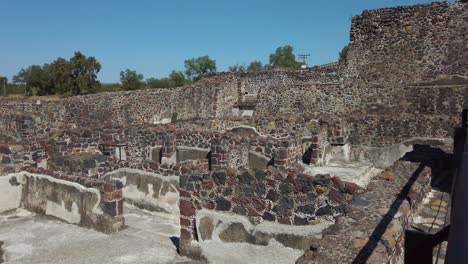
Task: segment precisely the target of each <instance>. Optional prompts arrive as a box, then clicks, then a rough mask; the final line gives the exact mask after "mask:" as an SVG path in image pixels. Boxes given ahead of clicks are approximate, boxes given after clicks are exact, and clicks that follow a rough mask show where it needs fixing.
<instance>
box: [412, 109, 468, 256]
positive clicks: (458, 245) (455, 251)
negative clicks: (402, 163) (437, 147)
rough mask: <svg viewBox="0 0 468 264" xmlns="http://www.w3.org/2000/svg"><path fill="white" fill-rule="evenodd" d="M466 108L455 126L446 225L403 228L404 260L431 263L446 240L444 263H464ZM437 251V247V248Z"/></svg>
mask: <svg viewBox="0 0 468 264" xmlns="http://www.w3.org/2000/svg"><path fill="white" fill-rule="evenodd" d="M467 122H468V109H464V110H463V112H462V122H461V126H460V127H458V128H456V129H455V135H454V146H453V159H452V164H451V165H452V167H453V168H454V176H453V179H452V190H451V202H450V206H451V212H450V225H447V226H445V227H444V228H443V229H442V230H440V231H439V232H437V233H435V234H430V233H427V232H421V231H418V230H407V231H406V232H405V263H406V264H412V263H423V264H425V263H428V264H429V263H433V250H434V248H435V247H436V246H438V245H440V244H441V243H442V242H444V241H448V245H447V254H446V258H445V263H449V264H458V263H465V264H466V263H468V191H467V188H468V142H467V140H466V139H467V128H468V123H467ZM439 253H440V250H439Z"/></svg>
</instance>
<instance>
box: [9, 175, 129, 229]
mask: <svg viewBox="0 0 468 264" xmlns="http://www.w3.org/2000/svg"><path fill="white" fill-rule="evenodd" d="M1 179H2V184H3V183H4V181H3V180H4V179H8V182H9V184H10V185H11V186H12V187H7V186H3V185H2V190H3V191H2V197H1V198H2V200H3V199H4V198H5V200H6V201H8V203H11V202H13V203H15V205H16V206H17V207H22V208H25V209H27V210H30V211H33V212H35V213H38V214H45V215H51V216H54V217H57V218H59V219H62V220H64V221H66V222H68V223H72V224H78V225H81V226H85V227H89V228H94V229H97V230H98V231H101V232H105V233H112V232H116V231H118V230H120V229H121V228H122V227H123V224H124V219H123V216H122V214H123V207H122V206H123V199H122V190H121V188H119V187H118V186H117V184H116V183H115V182H105V181H102V180H98V179H91V178H80V177H75V176H67V175H66V174H63V173H61V172H52V171H47V170H43V169H37V168H32V167H29V168H24V171H23V172H21V173H13V174H8V175H4V176H2V177H1ZM16 187H19V188H20V191H19V192H18V191H16V192H14V193H12V192H11V191H12V189H14V188H16ZM5 196H6V197H7V198H6V197H5ZM17 207H14V208H17ZM0 209H12V208H4V206H2V207H1V208H0Z"/></svg>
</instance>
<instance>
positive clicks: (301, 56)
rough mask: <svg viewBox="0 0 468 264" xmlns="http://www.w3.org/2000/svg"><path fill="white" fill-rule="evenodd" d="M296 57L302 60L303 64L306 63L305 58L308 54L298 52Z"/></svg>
mask: <svg viewBox="0 0 468 264" xmlns="http://www.w3.org/2000/svg"><path fill="white" fill-rule="evenodd" d="M297 57H298V58H299V60H302V62H303V64H304V65H307V62H306V60H307V59H308V58H309V57H310V54H299V55H297Z"/></svg>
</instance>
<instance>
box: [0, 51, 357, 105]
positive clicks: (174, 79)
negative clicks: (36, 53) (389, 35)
mask: <svg viewBox="0 0 468 264" xmlns="http://www.w3.org/2000/svg"><path fill="white" fill-rule="evenodd" d="M293 50H294V49H293V47H292V46H289V45H286V46H282V47H278V48H277V49H276V51H275V52H274V53H272V54H270V56H269V62H270V63H269V64H266V65H263V64H262V63H261V62H260V61H253V62H251V63H249V64H247V65H245V64H242V65H240V64H236V65H233V66H230V67H229V68H228V70H229V71H231V72H247V73H255V72H259V71H262V70H265V69H269V68H272V67H284V68H291V69H299V68H300V67H301V65H302V63H301V62H298V61H296V56H295V55H294V53H293ZM347 51H348V46H346V47H345V48H343V50H342V51H341V52H340V54H339V60H340V61H346V57H347ZM184 66H185V71H176V70H173V71H172V72H171V73H170V74H169V76H167V77H164V78H160V79H158V78H147V79H145V77H144V76H143V75H142V74H140V73H138V72H136V71H134V70H131V69H126V70H124V71H121V72H120V83H104V84H101V83H100V82H99V81H98V80H97V74H98V73H99V72H100V70H101V64H100V63H99V62H98V61H97V60H96V58H95V57H86V56H85V55H83V54H82V53H81V52H75V54H74V56H73V57H71V58H70V59H68V60H67V59H64V58H58V59H56V60H55V61H53V62H51V63H46V64H44V65H42V66H41V65H32V66H29V67H27V68H25V69H21V70H20V71H19V73H18V74H17V75H15V76H14V77H13V80H12V81H11V82H8V79H7V78H6V77H1V76H0V94H25V95H27V96H32V95H55V94H58V95H80V94H91V93H99V92H114V91H122V90H125V91H128V90H138V89H150V88H174V87H180V86H184V85H186V84H190V83H192V82H193V81H197V80H198V79H200V78H201V76H203V75H204V74H206V73H211V72H216V70H217V68H216V61H215V60H212V59H211V58H210V57H209V56H202V57H198V58H193V59H188V60H186V61H185V62H184Z"/></svg>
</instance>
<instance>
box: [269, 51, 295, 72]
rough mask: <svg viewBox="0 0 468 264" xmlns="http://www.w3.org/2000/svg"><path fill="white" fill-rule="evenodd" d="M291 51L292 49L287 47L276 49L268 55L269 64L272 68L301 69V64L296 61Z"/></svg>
mask: <svg viewBox="0 0 468 264" xmlns="http://www.w3.org/2000/svg"><path fill="white" fill-rule="evenodd" d="M293 50H294V48H293V47H292V46H289V45H286V46H283V47H279V48H277V49H276V51H275V53H273V54H270V64H271V65H272V66H274V67H287V68H293V69H299V68H301V63H300V62H298V61H296V57H295V56H294V54H293Z"/></svg>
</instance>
